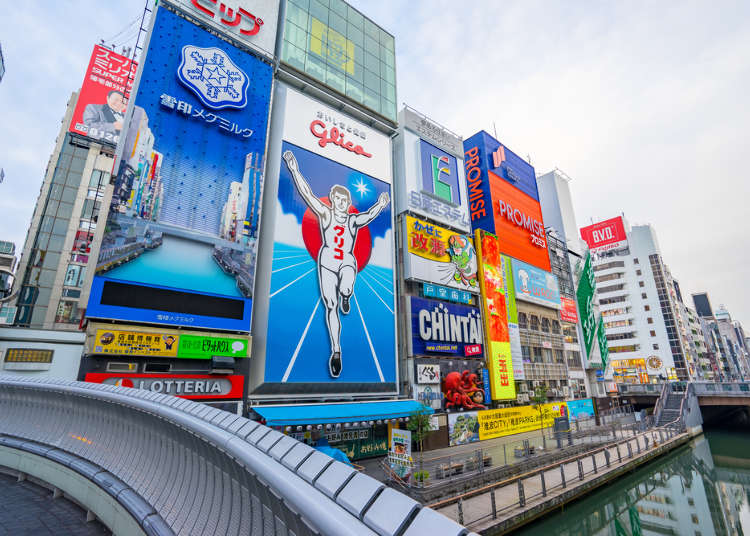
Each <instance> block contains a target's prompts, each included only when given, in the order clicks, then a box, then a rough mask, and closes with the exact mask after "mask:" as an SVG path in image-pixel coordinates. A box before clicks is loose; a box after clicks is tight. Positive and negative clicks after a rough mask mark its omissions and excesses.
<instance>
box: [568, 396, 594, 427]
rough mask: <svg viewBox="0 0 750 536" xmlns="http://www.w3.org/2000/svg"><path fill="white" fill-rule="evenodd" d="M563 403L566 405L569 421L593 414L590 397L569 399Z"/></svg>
mask: <svg viewBox="0 0 750 536" xmlns="http://www.w3.org/2000/svg"><path fill="white" fill-rule="evenodd" d="M565 404H566V405H567V406H568V417H569V418H570V420H571V422H573V421H577V420H579V419H588V418H591V417H593V416H594V402H593V400H591V399H590V398H583V399H581V400H569V401H567V402H565Z"/></svg>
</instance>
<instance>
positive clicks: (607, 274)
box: [581, 216, 690, 383]
mask: <svg viewBox="0 0 750 536" xmlns="http://www.w3.org/2000/svg"><path fill="white" fill-rule="evenodd" d="M581 236H582V237H583V239H584V240H585V241H586V242H587V243H588V245H589V247H590V248H591V250H592V253H594V255H595V260H594V272H595V275H596V287H597V289H596V300H597V303H598V304H599V308H600V310H601V312H602V317H603V320H604V327H605V329H606V338H607V344H608V347H609V356H610V359H611V362H612V368H613V373H614V377H615V380H616V381H617V382H626V383H647V382H653V381H657V380H659V379H667V378H673V379H689V378H690V374H689V370H688V364H687V362H686V357H685V356H686V351H685V348H684V346H683V344H684V339H683V337H682V334H681V332H680V326H679V318H678V313H677V309H678V305H677V303H678V299H677V292H676V291H675V287H674V281H673V279H672V277H671V274H670V272H669V269H668V268H667V266H666V265H665V263H664V262H663V260H662V256H661V250H660V248H659V244H658V241H657V238H656V233H655V231H654V229H653V228H652V227H651V226H650V225H637V226H633V227H632V228H631V227H630V225H628V223H627V221H626V220H625V218H624V217H620V216H618V217H616V218H612V219H610V220H606V221H603V222H599V223H595V224H593V225H589V226H587V227H583V228H582V229H581Z"/></svg>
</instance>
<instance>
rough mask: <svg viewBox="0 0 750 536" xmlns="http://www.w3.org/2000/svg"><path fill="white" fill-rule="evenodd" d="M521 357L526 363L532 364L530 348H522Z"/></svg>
mask: <svg viewBox="0 0 750 536" xmlns="http://www.w3.org/2000/svg"><path fill="white" fill-rule="evenodd" d="M521 356H522V357H523V362H524V363H531V348H529V347H528V346H521Z"/></svg>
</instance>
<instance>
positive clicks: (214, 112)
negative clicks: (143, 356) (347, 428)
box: [86, 8, 272, 332]
mask: <svg viewBox="0 0 750 536" xmlns="http://www.w3.org/2000/svg"><path fill="white" fill-rule="evenodd" d="M155 17H156V20H155V22H154V26H153V30H152V33H151V37H150V41H149V48H148V51H147V53H146V58H145V61H143V63H142V66H141V67H142V72H141V75H140V83H139V85H138V88H137V92H136V93H135V102H134V104H135V106H134V107H133V112H132V116H131V118H130V121H129V123H128V124H127V125H126V128H125V129H123V133H124V134H123V136H122V137H121V138H122V139H124V142H122V147H121V149H122V156H121V157H120V160H119V167H118V170H117V176H116V179H115V188H114V194H113V197H112V204H111V206H110V209H109V214H108V218H107V223H106V230H105V233H104V237H103V240H102V246H101V251H100V255H99V259H98V262H97V268H96V276H95V277H94V283H93V286H92V290H91V297H90V299H89V304H88V309H87V312H86V314H87V316H88V317H93V318H108V319H117V320H127V321H137V322H149V323H157V324H171V325H179V326H190V327H202V328H214V329H227V330H236V331H246V332H247V331H249V330H250V314H251V311H252V300H253V296H252V293H253V287H254V278H255V258H256V240H257V237H258V225H259V221H260V220H259V217H260V203H261V199H262V187H263V169H262V163H263V155H264V152H265V145H266V130H267V124H268V106H269V102H270V92H271V80H272V67H271V66H270V65H269V64H268V63H265V62H263V61H261V60H260V59H258V58H256V57H255V56H253V55H252V54H249V53H247V52H245V51H241V50H239V49H237V48H235V47H233V46H232V45H230V44H228V43H226V42H225V41H223V40H221V39H219V38H217V37H215V36H213V35H211V34H210V33H208V32H206V31H205V30H203V29H201V28H199V27H198V26H195V25H194V24H191V23H190V22H188V21H186V20H185V19H184V18H181V17H178V16H177V15H175V14H174V13H172V12H170V11H167V10H166V9H163V8H159V9H157V11H156V13H155ZM120 117H121V116H120ZM120 121H122V119H120Z"/></svg>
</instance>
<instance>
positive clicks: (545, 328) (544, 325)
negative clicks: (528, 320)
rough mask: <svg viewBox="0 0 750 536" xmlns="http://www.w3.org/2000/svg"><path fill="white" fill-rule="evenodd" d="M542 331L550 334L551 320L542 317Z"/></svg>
mask: <svg viewBox="0 0 750 536" xmlns="http://www.w3.org/2000/svg"><path fill="white" fill-rule="evenodd" d="M542 331H543V332H544V333H549V318H545V317H542Z"/></svg>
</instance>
